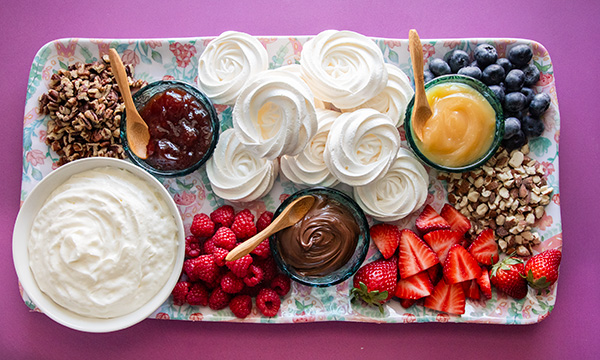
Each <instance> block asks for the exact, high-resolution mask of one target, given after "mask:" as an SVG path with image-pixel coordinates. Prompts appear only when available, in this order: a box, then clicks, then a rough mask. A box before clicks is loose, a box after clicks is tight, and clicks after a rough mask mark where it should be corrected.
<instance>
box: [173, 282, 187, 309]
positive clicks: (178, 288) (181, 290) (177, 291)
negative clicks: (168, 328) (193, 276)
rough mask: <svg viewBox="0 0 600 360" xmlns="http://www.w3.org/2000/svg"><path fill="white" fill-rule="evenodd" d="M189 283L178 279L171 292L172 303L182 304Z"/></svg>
mask: <svg viewBox="0 0 600 360" xmlns="http://www.w3.org/2000/svg"><path fill="white" fill-rule="evenodd" d="M190 286H191V284H190V283H189V282H188V281H179V282H178V283H177V284H175V287H174V288H173V291H172V292H171V294H172V295H173V304H174V305H183V304H185V298H186V296H187V294H188V292H189V291H190Z"/></svg>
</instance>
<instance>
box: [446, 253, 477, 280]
mask: <svg viewBox="0 0 600 360" xmlns="http://www.w3.org/2000/svg"><path fill="white" fill-rule="evenodd" d="M480 275H481V268H480V267H479V264H478V263H477V260H475V259H474V258H473V256H471V254H469V252H468V251H467V250H466V249H465V248H464V247H462V246H460V245H454V246H452V247H451V248H450V251H449V252H448V257H447V258H446V262H445V263H444V278H445V279H446V281H447V282H448V284H456V283H459V282H463V281H467V280H471V279H475V278H478V277H479V276H480Z"/></svg>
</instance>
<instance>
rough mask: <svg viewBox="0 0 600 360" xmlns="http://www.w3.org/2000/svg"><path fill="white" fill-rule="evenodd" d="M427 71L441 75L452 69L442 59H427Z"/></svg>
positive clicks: (448, 72)
mask: <svg viewBox="0 0 600 360" xmlns="http://www.w3.org/2000/svg"><path fill="white" fill-rule="evenodd" d="M429 71H431V72H432V73H433V74H434V75H435V76H442V75H446V74H450V73H451V72H452V70H450V65H448V63H447V62H445V61H444V60H442V59H431V61H429Z"/></svg>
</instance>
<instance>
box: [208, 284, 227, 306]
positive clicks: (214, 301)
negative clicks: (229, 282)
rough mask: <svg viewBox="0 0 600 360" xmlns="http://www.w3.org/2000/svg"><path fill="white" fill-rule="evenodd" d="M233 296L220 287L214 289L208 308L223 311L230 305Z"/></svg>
mask: <svg viewBox="0 0 600 360" xmlns="http://www.w3.org/2000/svg"><path fill="white" fill-rule="evenodd" d="M230 300H231V295H229V294H228V293H226V292H225V291H223V289H221V288H220V287H218V288H216V289H214V290H213V291H212V292H211V293H210V296H209V298H208V307H209V308H211V309H213V310H221V309H224V308H226V307H227V305H229V301H230Z"/></svg>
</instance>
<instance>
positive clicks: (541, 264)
mask: <svg viewBox="0 0 600 360" xmlns="http://www.w3.org/2000/svg"><path fill="white" fill-rule="evenodd" d="M561 258H562V252H560V250H557V249H550V250H546V251H544V252H542V253H539V254H537V255H535V256H533V257H532V258H531V259H529V261H527V264H525V274H526V276H527V282H528V283H529V286H531V287H532V288H534V289H536V290H543V289H546V288H547V287H549V286H551V285H552V284H554V283H555V282H556V280H558V267H559V265H560V260H561Z"/></svg>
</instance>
